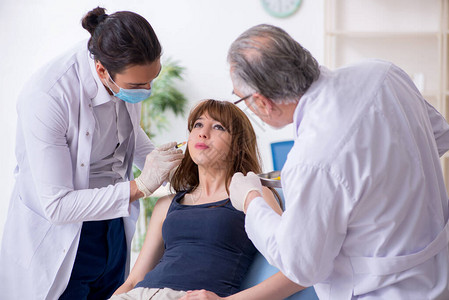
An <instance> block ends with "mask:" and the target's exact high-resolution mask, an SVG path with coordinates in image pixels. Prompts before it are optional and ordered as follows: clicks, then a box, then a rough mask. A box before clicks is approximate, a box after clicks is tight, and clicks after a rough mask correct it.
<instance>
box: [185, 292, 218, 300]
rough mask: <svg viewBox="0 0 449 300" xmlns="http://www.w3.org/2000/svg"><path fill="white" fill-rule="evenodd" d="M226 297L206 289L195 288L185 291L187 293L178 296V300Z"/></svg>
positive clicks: (213, 299) (206, 299)
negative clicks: (194, 289)
mask: <svg viewBox="0 0 449 300" xmlns="http://www.w3.org/2000/svg"><path fill="white" fill-rule="evenodd" d="M220 299H226V298H220V297H218V296H217V294H215V293H212V292H209V291H206V290H196V291H187V294H186V295H184V296H183V297H181V298H179V300H220Z"/></svg>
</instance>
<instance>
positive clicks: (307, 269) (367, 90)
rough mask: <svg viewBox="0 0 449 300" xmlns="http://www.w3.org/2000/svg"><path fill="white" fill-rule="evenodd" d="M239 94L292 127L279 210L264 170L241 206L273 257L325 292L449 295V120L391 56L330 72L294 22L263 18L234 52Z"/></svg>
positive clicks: (242, 191) (234, 197) (243, 192)
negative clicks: (292, 28)
mask: <svg viewBox="0 0 449 300" xmlns="http://www.w3.org/2000/svg"><path fill="white" fill-rule="evenodd" d="M228 62H229V64H230V72H231V78H232V82H233V85H234V93H235V94H237V95H238V96H240V97H242V98H245V103H246V105H247V106H248V107H249V109H250V110H251V111H253V112H254V113H255V114H256V115H257V116H259V117H260V119H261V120H262V121H264V122H265V123H267V124H269V125H272V126H274V127H282V126H285V125H287V124H290V123H293V128H294V134H295V141H294V145H293V147H292V149H291V151H290V153H289V154H288V157H287V160H286V162H285V165H284V167H283V169H282V171H281V181H282V187H283V192H284V195H285V202H286V209H285V212H284V213H283V215H282V216H279V215H278V214H276V213H275V212H274V211H273V210H272V209H271V208H270V207H269V206H268V205H267V203H266V202H265V201H264V200H263V198H262V197H261V195H262V193H261V184H260V180H259V178H258V177H257V175H255V174H254V173H250V174H248V175H247V176H244V175H243V174H241V173H236V174H235V175H234V177H233V178H232V182H231V185H230V198H231V201H232V204H233V205H234V206H235V207H236V208H239V209H240V210H243V211H244V212H245V213H246V231H247V233H248V236H249V237H250V239H251V240H252V241H253V242H254V244H255V246H256V247H257V249H258V250H259V251H260V252H261V253H262V254H263V255H264V256H265V257H266V258H267V260H268V261H269V262H270V264H272V265H274V266H276V267H277V268H279V269H280V270H281V271H282V272H283V273H284V274H285V275H286V276H287V277H289V278H290V279H291V280H292V281H294V282H296V283H297V284H300V285H303V286H312V285H313V286H314V287H315V291H316V293H317V295H318V296H319V298H320V299H339V300H345V299H395V300H398V299H404V300H405V299H449V290H448V282H449V259H448V258H449V255H448V236H449V225H448V215H449V213H448V196H447V194H446V188H445V185H444V181H443V173H442V169H441V166H440V160H439V157H441V156H442V155H443V154H444V153H445V152H446V151H447V150H448V149H449V125H448V123H447V122H446V120H445V119H444V118H443V117H442V116H441V115H440V114H439V113H438V112H437V111H436V110H435V108H433V107H432V106H431V105H430V104H429V103H428V102H427V101H426V100H425V99H424V98H423V97H422V95H421V94H420V93H419V91H418V90H417V88H416V87H415V86H414V84H413V82H412V81H411V80H410V78H409V76H407V74H406V73H405V72H404V71H402V70H401V69H400V68H398V67H397V66H395V65H393V64H392V63H389V62H385V61H379V60H369V61H365V62H362V63H359V64H356V65H351V66H347V67H343V68H340V69H337V70H335V71H330V70H328V69H326V68H325V67H323V66H319V65H318V63H317V62H316V60H315V59H314V58H313V57H312V56H311V54H310V53H309V52H308V51H307V50H306V49H304V48H303V47H302V46H301V45H300V44H299V43H298V42H296V41H295V40H294V39H293V38H292V37H290V36H289V35H288V34H287V33H286V32H285V31H284V30H282V29H280V28H277V27H274V26H270V25H258V26H255V27H253V28H250V29H249V30H247V31H245V32H244V33H242V34H241V35H240V36H239V37H238V38H237V39H236V40H235V41H234V42H233V43H232V45H231V47H230V50H229V53H228Z"/></svg>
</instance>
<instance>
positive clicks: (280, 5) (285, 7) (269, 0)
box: [260, 0, 302, 18]
mask: <svg viewBox="0 0 449 300" xmlns="http://www.w3.org/2000/svg"><path fill="white" fill-rule="evenodd" d="M260 1H261V2H262V5H263V8H264V9H265V11H267V12H268V13H269V14H270V15H272V16H273V17H276V18H285V17H288V16H291V15H292V14H293V13H294V12H296V11H297V10H298V8H299V5H300V4H301V1H302V0H260Z"/></svg>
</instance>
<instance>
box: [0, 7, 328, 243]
mask: <svg viewBox="0 0 449 300" xmlns="http://www.w3.org/2000/svg"><path fill="white" fill-rule="evenodd" d="M97 5H99V6H103V7H106V8H107V9H108V12H109V13H113V12H115V11H118V10H130V11H134V12H137V13H139V14H141V15H142V16H144V17H145V18H147V20H149V22H150V23H151V24H152V26H153V28H154V29H155V31H156V33H157V35H158V37H159V39H160V42H161V43H162V46H163V50H164V56H166V57H172V58H174V59H176V60H178V61H179V62H180V63H181V64H182V65H183V66H185V67H186V76H185V80H184V82H182V83H180V85H179V88H180V89H181V90H182V91H183V92H184V93H185V94H186V96H187V97H188V99H189V101H190V102H191V105H193V104H194V103H196V102H197V101H199V100H201V99H205V98H215V99H226V98H228V97H230V95H231V91H232V85H231V81H230V79H229V75H228V65H227V63H226V53H227V50H228V47H229V45H230V44H231V42H232V41H233V40H234V39H235V38H236V37H237V36H238V35H239V34H240V33H242V32H243V31H244V30H246V29H247V28H249V27H251V26H253V25H256V24H260V23H269V24H273V25H277V26H280V27H282V28H284V29H285V30H286V31H287V32H289V33H290V34H291V35H292V36H293V37H294V38H295V39H296V40H298V41H299V42H300V43H301V44H302V45H303V46H305V47H306V48H307V49H309V50H310V51H311V52H312V54H313V55H314V56H315V57H316V58H317V59H318V61H319V62H320V63H322V61H323V53H324V49H323V44H324V43H323V32H324V28H323V26H324V25H323V24H324V21H323V16H324V0H304V1H303V3H302V4H301V7H300V9H299V11H298V12H297V13H296V14H294V15H293V16H291V17H289V18H287V19H276V18H273V17H271V16H269V15H268V14H267V13H266V12H265V11H264V10H263V8H262V5H261V3H260V1H258V0H246V1H241V0H227V1H216V0H215V1H214V0H190V1H185V0H171V1H162V0H160V1H155V0H146V1H138V0H126V1H124V0H122V1H119V0H108V1H106V0H104V1H98V2H97V1H91V0H90V1H89V0H77V1H59V0H39V1H34V0H1V1H0V28H1V30H0V43H1V47H0V58H1V63H0V101H1V109H0V136H1V137H2V147H0V166H1V167H2V172H1V173H0V236H1V233H2V232H3V226H4V222H5V219H6V212H7V208H8V204H9V196H10V194H11V191H12V187H13V185H14V178H13V170H14V167H15V157H14V142H15V138H14V136H15V127H16V126H15V122H16V111H15V102H16V99H17V96H18V93H19V91H20V90H21V89H22V87H23V84H24V82H25V81H26V80H27V79H28V77H29V76H30V75H31V74H32V73H33V72H35V70H36V69H37V68H38V67H39V66H41V65H42V64H44V63H45V62H47V61H48V60H50V59H51V58H53V57H54V56H56V55H58V54H60V53H61V52H63V51H64V50H66V49H68V48H70V47H71V46H72V45H73V44H75V43H76V42H77V41H80V40H82V39H85V38H88V33H87V31H85V30H84V29H83V28H82V27H81V25H80V20H81V18H82V16H83V15H84V14H85V13H86V12H87V11H88V10H90V9H92V8H94V7H96V6H97ZM243 106H244V105H243ZM252 119H253V120H255V122H254V127H255V128H256V132H257V136H258V141H259V147H260V150H261V153H262V158H263V161H264V170H265V171H268V170H270V169H271V168H272V162H271V154H270V149H269V143H270V142H273V141H281V140H287V139H291V138H292V134H293V131H292V129H291V126H287V127H286V128H284V129H282V130H280V131H275V130H272V129H270V128H268V127H267V126H266V125H263V124H261V123H260V122H259V121H258V120H257V119H255V118H252ZM185 127H186V119H185V118H177V119H176V120H175V121H174V122H173V125H172V127H171V129H170V132H169V133H166V134H165V133H164V134H163V135H161V136H160V137H158V138H156V139H155V142H156V144H162V143H164V142H167V141H172V140H177V141H181V140H184V139H185V138H186V133H187V131H186V130H185V129H184V128H185ZM180 128H182V129H180Z"/></svg>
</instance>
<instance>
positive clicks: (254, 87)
mask: <svg viewBox="0 0 449 300" xmlns="http://www.w3.org/2000/svg"><path fill="white" fill-rule="evenodd" d="M228 63H229V64H230V67H231V78H232V81H233V83H234V85H235V86H236V87H237V89H238V90H239V91H240V92H242V93H245V95H249V94H251V93H255V92H258V93H261V94H262V95H263V96H265V97H267V98H269V99H272V100H274V101H276V102H278V103H289V102H290V103H291V102H297V101H298V100H299V98H300V97H301V96H302V95H303V94H304V93H305V92H306V91H307V89H308V88H309V87H310V85H311V84H312V83H313V82H314V81H315V80H317V79H318V77H319V75H320V69H319V64H318V62H317V61H316V59H315V58H314V57H313V56H312V55H311V54H310V52H309V51H308V50H307V49H305V48H303V47H302V46H301V45H300V44H299V43H298V42H296V41H295V40H294V39H293V38H292V37H291V36H290V35H289V34H288V33H287V32H285V31H284V30H283V29H281V28H278V27H275V26H272V25H267V24H261V25H257V26H254V27H252V28H250V29H248V30H246V31H245V32H244V33H242V34H241V35H240V36H239V37H238V38H237V39H236V40H235V41H234V42H233V43H232V45H231V47H230V49H229V52H228ZM245 95H243V96H245Z"/></svg>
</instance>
